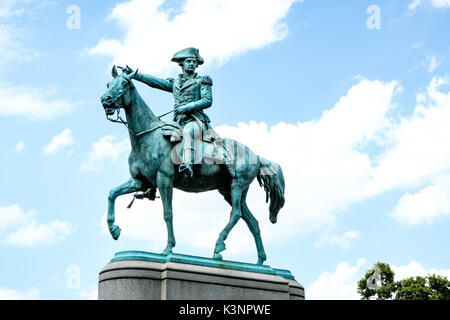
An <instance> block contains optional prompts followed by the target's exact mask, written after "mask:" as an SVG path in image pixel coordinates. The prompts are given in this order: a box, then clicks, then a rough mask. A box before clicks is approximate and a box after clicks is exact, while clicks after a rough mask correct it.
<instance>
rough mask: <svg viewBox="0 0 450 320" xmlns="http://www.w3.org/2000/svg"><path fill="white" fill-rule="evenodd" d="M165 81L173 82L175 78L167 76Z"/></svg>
mask: <svg viewBox="0 0 450 320" xmlns="http://www.w3.org/2000/svg"><path fill="white" fill-rule="evenodd" d="M166 80H167V81H169V82H170V83H173V82H174V81H175V80H174V79H173V78H167V79H166Z"/></svg>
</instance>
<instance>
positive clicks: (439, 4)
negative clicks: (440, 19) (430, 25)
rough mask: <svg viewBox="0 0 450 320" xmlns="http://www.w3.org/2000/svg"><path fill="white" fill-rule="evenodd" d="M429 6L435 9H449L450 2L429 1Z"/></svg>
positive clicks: (443, 0)
mask: <svg viewBox="0 0 450 320" xmlns="http://www.w3.org/2000/svg"><path fill="white" fill-rule="evenodd" d="M431 4H432V5H433V6H434V7H437V8H450V0H431Z"/></svg>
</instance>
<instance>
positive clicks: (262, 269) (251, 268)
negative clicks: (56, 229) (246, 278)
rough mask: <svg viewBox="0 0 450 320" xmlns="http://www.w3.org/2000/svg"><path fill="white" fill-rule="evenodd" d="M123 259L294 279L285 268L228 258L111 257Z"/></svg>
mask: <svg viewBox="0 0 450 320" xmlns="http://www.w3.org/2000/svg"><path fill="white" fill-rule="evenodd" d="M123 260H141V261H153V262H160V263H166V262H179V263H186V264H193V265H199V266H206V267H214V268H221V269H231V270H241V271H248V272H258V273H266V274H274V275H277V276H280V277H283V278H286V279H293V280H294V279H295V278H294V276H293V275H292V274H291V272H290V271H289V270H285V269H275V268H272V267H270V266H267V265H258V264H253V263H245V262H238V261H228V260H214V259H210V258H204V257H197V256H192V255H186V254H178V253H169V254H168V255H162V254H157V253H152V252H145V251H121V252H117V253H116V254H115V255H114V257H113V258H112V259H111V262H114V261H123Z"/></svg>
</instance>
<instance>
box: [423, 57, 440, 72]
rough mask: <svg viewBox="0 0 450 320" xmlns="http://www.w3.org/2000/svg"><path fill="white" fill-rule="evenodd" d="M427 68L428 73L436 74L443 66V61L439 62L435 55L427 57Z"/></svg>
mask: <svg viewBox="0 0 450 320" xmlns="http://www.w3.org/2000/svg"><path fill="white" fill-rule="evenodd" d="M426 61H427V63H426V67H427V70H428V72H430V73H431V72H434V71H435V70H436V69H437V68H438V67H439V66H440V65H441V61H439V60H438V58H437V56H436V55H435V54H433V55H428V56H427V57H426Z"/></svg>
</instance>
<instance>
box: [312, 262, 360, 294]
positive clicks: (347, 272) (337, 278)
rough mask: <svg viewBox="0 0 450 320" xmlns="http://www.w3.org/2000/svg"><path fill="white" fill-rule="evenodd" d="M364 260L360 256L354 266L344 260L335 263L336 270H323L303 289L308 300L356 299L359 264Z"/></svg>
mask: <svg viewBox="0 0 450 320" xmlns="http://www.w3.org/2000/svg"><path fill="white" fill-rule="evenodd" d="M365 263H366V260H364V259H363V258H360V259H359V260H358V262H357V263H356V265H355V266H351V265H349V264H348V263H346V262H342V263H340V264H338V265H337V267H336V271H335V272H334V273H330V272H328V271H325V272H324V273H322V274H321V275H320V276H319V278H318V279H317V280H315V281H314V282H313V283H312V284H311V285H310V286H309V288H307V289H306V290H305V293H306V299H308V300H358V299H359V295H358V292H357V291H356V289H357V282H358V280H359V277H360V276H361V271H362V270H360V269H361V266H363V265H364V264H365Z"/></svg>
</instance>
